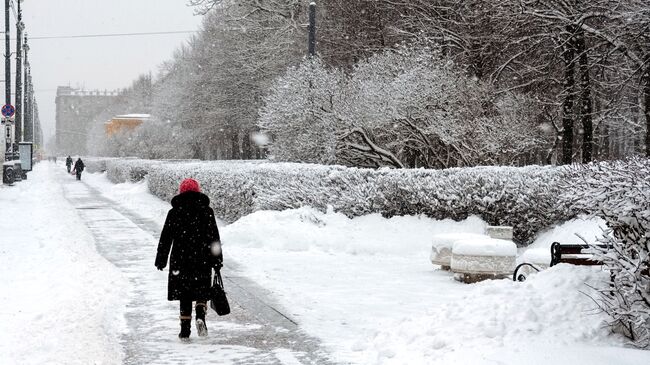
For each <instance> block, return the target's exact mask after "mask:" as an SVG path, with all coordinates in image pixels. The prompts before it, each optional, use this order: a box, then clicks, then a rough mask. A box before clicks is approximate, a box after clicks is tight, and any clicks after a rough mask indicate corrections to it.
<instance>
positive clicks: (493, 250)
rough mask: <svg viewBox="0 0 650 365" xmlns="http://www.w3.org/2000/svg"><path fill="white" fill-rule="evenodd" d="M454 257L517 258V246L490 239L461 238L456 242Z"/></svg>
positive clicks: (512, 243)
mask: <svg viewBox="0 0 650 365" xmlns="http://www.w3.org/2000/svg"><path fill="white" fill-rule="evenodd" d="M452 252H453V253H454V255H472V256H513V257H514V256H517V245H515V243H514V242H512V241H508V240H499V239H495V238H490V237H473V238H461V239H459V240H457V241H455V242H454V245H453V247H452Z"/></svg>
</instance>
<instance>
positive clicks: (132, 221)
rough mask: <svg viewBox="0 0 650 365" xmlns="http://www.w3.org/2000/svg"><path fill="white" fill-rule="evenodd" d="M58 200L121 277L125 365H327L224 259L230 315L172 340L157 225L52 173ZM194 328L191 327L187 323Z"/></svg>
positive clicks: (174, 327) (173, 324)
mask: <svg viewBox="0 0 650 365" xmlns="http://www.w3.org/2000/svg"><path fill="white" fill-rule="evenodd" d="M57 178H58V179H59V181H60V182H61V184H62V185H63V190H64V194H65V196H66V198H67V199H68V200H69V201H70V203H71V204H72V205H73V206H74V207H75V208H76V209H77V210H78V212H79V214H80V216H81V217H82V219H83V220H84V221H85V223H86V226H87V227H88V229H89V230H90V232H91V233H92V234H93V236H94V238H95V242H96V244H97V250H98V251H99V252H100V253H101V254H102V255H103V256H104V257H106V259H108V260H109V261H110V262H112V263H113V264H114V265H115V266H116V267H118V268H119V269H120V270H121V271H122V273H123V274H124V275H125V277H126V278H127V279H128V280H129V282H130V286H129V291H128V305H127V311H126V321H127V325H128V332H127V333H125V334H124V335H123V338H122V339H121V342H122V344H123V347H124V350H125V353H126V359H125V361H124V363H125V364H209V363H212V364H251V365H252V364H280V365H297V364H332V362H330V361H329V360H328V356H327V354H326V353H325V352H324V351H323V349H322V348H321V347H320V345H319V342H318V341H317V340H316V339H314V338H311V337H309V336H307V335H306V334H305V333H304V332H302V331H301V330H300V328H299V327H298V325H297V324H296V323H295V322H294V321H293V320H292V319H291V318H289V317H288V316H286V315H285V314H283V310H282V308H280V307H279V306H278V305H277V304H276V303H275V302H274V301H273V300H272V299H271V296H270V293H268V292H267V291H266V290H264V289H263V288H261V287H259V286H258V285H256V284H255V283H253V282H251V281H250V280H248V279H246V278H245V277H243V276H242V275H241V274H240V270H239V269H238V267H237V265H235V264H233V263H228V262H226V266H225V267H224V271H223V272H222V274H223V275H224V285H225V286H226V291H227V292H228V298H229V301H230V304H231V309H232V313H231V314H230V315H228V316H225V317H219V316H217V315H216V313H214V312H213V311H212V310H210V311H209V314H208V317H207V323H208V329H209V336H208V337H207V338H198V337H197V336H196V331H195V330H194V328H192V331H193V333H192V337H191V338H192V340H191V342H190V343H181V342H180V341H179V340H178V338H177V335H178V331H179V320H178V302H169V301H167V300H166V298H167V271H166V270H165V271H164V272H160V271H157V270H156V269H155V267H154V264H153V263H154V258H155V254H156V246H157V244H158V238H159V233H160V230H161V227H160V226H159V224H158V223H156V222H154V221H151V220H148V219H143V218H142V217H139V216H138V215H137V214H136V213H134V212H132V211H129V210H128V209H126V208H124V207H122V206H120V205H119V204H117V203H115V202H114V201H111V200H109V199H107V198H105V197H103V196H102V195H101V194H100V192H99V191H97V190H95V189H93V188H92V187H91V186H90V185H88V184H86V183H85V182H84V181H76V180H75V179H74V178H72V177H71V176H70V175H66V174H65V173H64V171H61V173H59V174H57ZM192 327H194V324H192Z"/></svg>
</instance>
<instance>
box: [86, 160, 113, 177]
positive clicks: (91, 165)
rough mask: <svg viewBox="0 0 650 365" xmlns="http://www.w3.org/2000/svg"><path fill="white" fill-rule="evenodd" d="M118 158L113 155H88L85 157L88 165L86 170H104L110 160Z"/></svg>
mask: <svg viewBox="0 0 650 365" xmlns="http://www.w3.org/2000/svg"><path fill="white" fill-rule="evenodd" d="M112 160H118V158H113V157H86V158H84V159H83V161H84V164H85V165H86V172H91V173H92V172H104V171H106V164H107V163H108V161H112Z"/></svg>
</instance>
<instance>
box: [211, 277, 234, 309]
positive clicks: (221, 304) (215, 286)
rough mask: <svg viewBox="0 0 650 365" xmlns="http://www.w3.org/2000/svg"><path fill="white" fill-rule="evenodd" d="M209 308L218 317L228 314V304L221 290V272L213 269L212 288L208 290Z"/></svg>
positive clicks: (224, 293)
mask: <svg viewBox="0 0 650 365" xmlns="http://www.w3.org/2000/svg"><path fill="white" fill-rule="evenodd" d="M210 308H212V309H213V310H214V311H215V312H217V314H218V315H220V316H225V315H226V314H230V304H228V298H226V292H225V291H224V290H223V280H222V279H221V270H220V269H218V268H217V269H215V271H214V280H213V281H212V288H211V289H210Z"/></svg>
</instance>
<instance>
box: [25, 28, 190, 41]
mask: <svg viewBox="0 0 650 365" xmlns="http://www.w3.org/2000/svg"><path fill="white" fill-rule="evenodd" d="M196 32H197V31H196V30H176V31H167V32H139V33H102V34H76V35H59V36H36V37H34V36H30V37H29V40H34V39H75V38H106V37H136V36H146V35H165V34H191V33H196Z"/></svg>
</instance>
